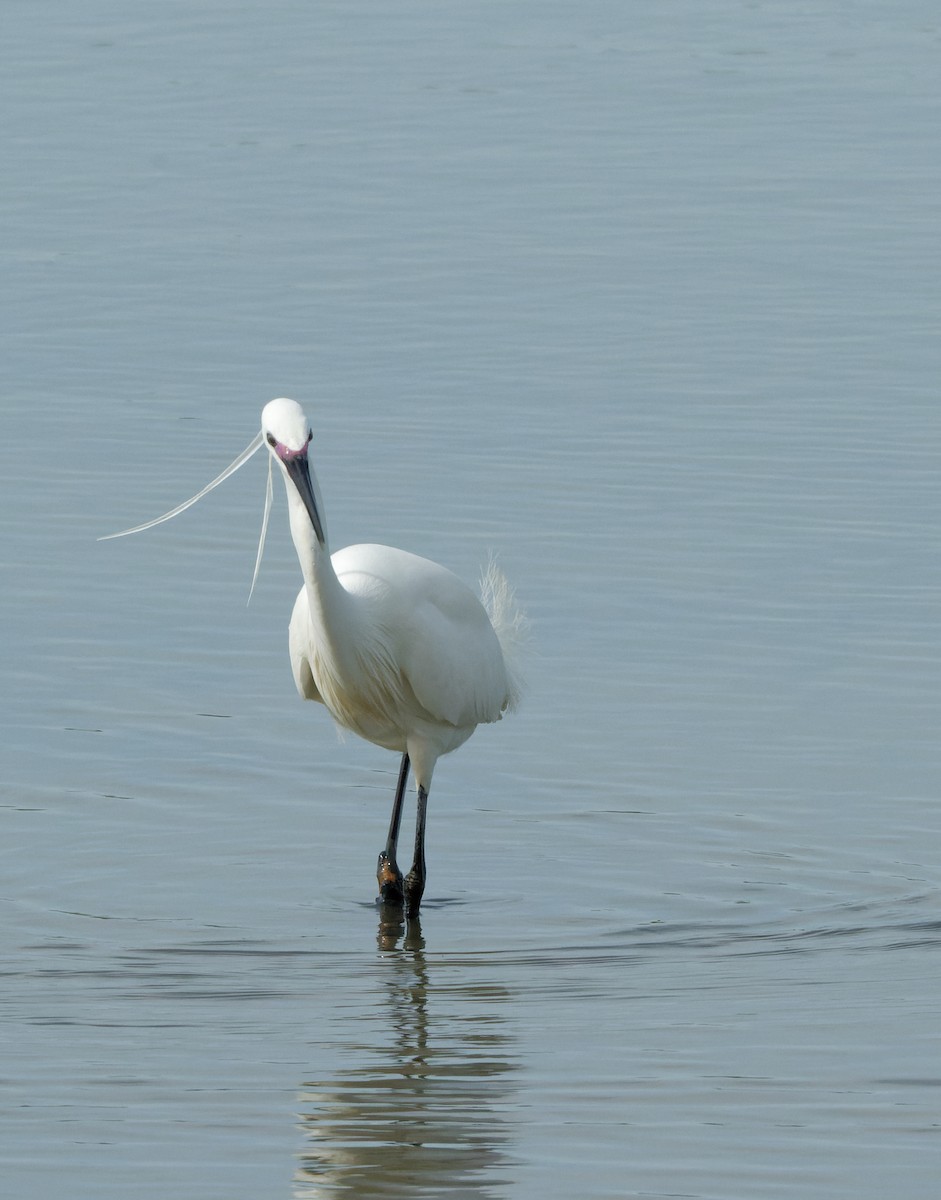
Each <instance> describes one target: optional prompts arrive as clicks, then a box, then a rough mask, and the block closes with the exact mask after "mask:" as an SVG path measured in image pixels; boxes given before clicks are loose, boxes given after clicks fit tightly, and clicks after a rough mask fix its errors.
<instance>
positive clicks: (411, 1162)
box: [294, 910, 515, 1200]
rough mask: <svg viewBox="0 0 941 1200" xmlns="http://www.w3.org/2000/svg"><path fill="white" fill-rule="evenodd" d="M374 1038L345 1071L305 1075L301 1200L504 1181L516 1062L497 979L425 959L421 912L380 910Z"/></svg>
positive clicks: (479, 1191) (440, 1191)
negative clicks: (412, 915) (405, 914)
mask: <svg viewBox="0 0 941 1200" xmlns="http://www.w3.org/2000/svg"><path fill="white" fill-rule="evenodd" d="M378 943H379V950H380V954H379V956H378V959H377V962H376V982H377V985H378V987H377V999H376V1005H377V1009H378V1010H380V1011H379V1012H378V1013H377V1014H376V1015H378V1017H379V1020H378V1021H376V1022H375V1023H374V1024H375V1026H376V1027H377V1028H380V1029H382V1031H383V1033H382V1036H381V1038H380V1039H378V1040H377V1042H376V1044H372V1045H363V1044H361V1043H359V1044H356V1045H355V1046H351V1047H349V1048H348V1049H349V1050H350V1051H351V1052H352V1053H354V1054H355V1057H356V1058H357V1059H358V1063H357V1065H355V1066H353V1067H352V1068H351V1069H350V1070H349V1071H346V1072H345V1073H343V1074H342V1075H341V1076H338V1077H334V1078H332V1079H330V1080H325V1081H323V1080H318V1081H312V1082H309V1083H306V1084H305V1085H304V1087H303V1089H302V1092H301V1098H300V1102H301V1122H302V1128H303V1130H304V1134H305V1138H306V1145H305V1148H304V1150H303V1151H302V1153H301V1156H300V1165H299V1168H298V1171H297V1175H296V1177H295V1193H294V1194H295V1197H296V1200H314V1198H315V1197H317V1198H320V1197H329V1196H339V1195H340V1194H341V1193H342V1194H343V1195H347V1196H356V1197H372V1196H385V1197H390V1196H401V1197H405V1196H409V1197H414V1196H448V1195H458V1194H459V1195H461V1196H466V1197H472V1196H485V1195H491V1194H492V1189H493V1188H494V1187H497V1186H499V1185H501V1184H505V1183H507V1182H509V1173H510V1167H511V1160H510V1156H509V1153H508V1148H507V1143H508V1140H509V1130H508V1127H507V1125H506V1123H505V1119H504V1116H503V1111H504V1110H505V1109H506V1107H507V1101H508V1098H509V1096H510V1094H511V1091H512V1076H513V1072H514V1070H515V1063H514V1055H513V1053H512V1045H511V1040H510V1038H509V1036H508V1034H507V1033H506V1031H505V1029H504V1028H503V1023H502V1020H501V1017H500V1015H499V1009H501V1008H502V1007H503V1006H504V1004H505V1002H506V999H507V992H506V990H505V989H504V988H503V987H502V986H501V985H495V984H493V983H492V982H489V981H484V980H475V979H472V978H469V977H468V975H469V971H470V970H471V969H472V968H468V967H467V966H465V965H464V964H461V965H460V966H457V965H456V964H451V963H449V962H448V961H447V959H441V960H439V959H436V958H434V957H431V958H430V959H429V958H428V957H426V952H425V949H426V948H425V939H424V937H423V935H422V931H421V925H420V923H419V922H418V920H417V919H413V920H411V921H410V922H409V923H408V925H407V926H406V925H405V924H404V922H403V920H402V917H401V912H400V911H399V912H398V913H397V912H396V911H395V910H392V911H391V912H390V911H389V910H385V911H384V912H383V914H382V916H381V918H380V924H379V935H378Z"/></svg>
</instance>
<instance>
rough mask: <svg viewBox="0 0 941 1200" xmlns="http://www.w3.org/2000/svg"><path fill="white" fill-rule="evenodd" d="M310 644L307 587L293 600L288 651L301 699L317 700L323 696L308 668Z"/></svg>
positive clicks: (321, 700)
mask: <svg viewBox="0 0 941 1200" xmlns="http://www.w3.org/2000/svg"><path fill="white" fill-rule="evenodd" d="M310 646H311V632H310V608H309V607H308V604H307V589H306V588H303V587H302V588H301V590H300V591H299V592H298V594H297V599H296V600H295V601H294V611H293V612H292V613H291V621H290V624H289V625H288V651H289V653H290V655H291V673H292V674H293V676H294V684H295V686H296V687H297V690H298V692H299V693H300V696H301V699H302V700H319V701H320V703H321V704H323V698H322V697H321V695H320V693H319V692H318V691H317V685H316V684H315V683H314V676H313V673H312V671H311V669H310V658H309V657H308V655H309V652H310Z"/></svg>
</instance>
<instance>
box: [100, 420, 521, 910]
mask: <svg viewBox="0 0 941 1200" xmlns="http://www.w3.org/2000/svg"><path fill="white" fill-rule="evenodd" d="M312 439H313V434H312V432H311V428H310V424H309V423H308V420H307V417H306V416H305V415H304V411H303V409H302V408H301V406H300V405H299V404H297V403H295V401H293V400H286V399H279V400H272V401H271V403H270V404H267V405H266V406H265V408H264V410H263V412H262V415H261V432H260V433H258V434H256V435H255V437H254V438H253V439H252V441H251V442H250V443H249V445H248V446H247V447H246V448H245V449H244V450H243V451H242V453H241V454H240V455H239V456H238V457H237V458H236V459H235V461H234V462H232V463H231V464H230V465H229V466H228V467H226V469H225V470H224V471H223V472H222V473H221V474H220V475H217V476H216V478H215V479H214V480H213V481H212V482H211V483H209V484H207V485H206V486H205V487H204V488H203V489H202V490H201V491H200V492H197V493H196V495H195V496H192V497H191V498H190V499H189V500H186V501H184V502H183V503H182V504H178V505H177V506H176V508H173V509H171V510H170V511H169V512H167V513H164V514H163V516H160V517H156V518H155V519H154V520H152V521H146V522H145V523H144V524H143V525H135V526H134V527H133V528H132V529H124V530H122V531H121V532H120V533H112V534H108V536H107V537H105V538H100V539H99V540H100V541H108V540H109V539H110V538H116V537H124V536H126V535H127V534H130V533H140V532H141V531H142V530H144V529H150V528H152V527H153V526H154V525H159V524H161V523H162V522H164V521H169V520H170V519H171V518H172V517H175V516H177V515H178V514H179V513H182V512H185V511H186V509H188V508H189V507H190V506H191V505H193V504H195V503H196V502H197V500H200V499H201V498H202V497H203V496H205V495H206V493H207V492H210V491H212V489H213V488H215V487H218V486H219V484H220V483H222V482H223V481H224V480H226V479H228V477H229V476H230V475H231V474H232V473H233V472H234V471H237V470H238V469H239V468H240V467H241V466H243V465H244V464H245V463H246V462H248V460H249V459H250V458H251V457H252V455H253V454H255V452H256V451H257V450H259V449H261V447H262V445H264V444H265V443H267V446H268V450H269V452H270V458H269V470H268V491H267V495H266V500H265V516H264V521H263V522H262V529H261V538H260V540H259V544H258V555H257V557H256V559H255V574H254V577H253V579H252V588H254V586H255V580H256V579H257V577H258V569H259V566H260V563H261V555H262V550H263V548H264V542H265V532H266V530H267V527H268V513H269V510H270V505H271V465H272V463H277V464H278V466H279V468H280V470H281V472H282V474H283V475H284V485H285V488H286V489H287V496H288V510H289V514H290V521H291V534H292V536H293V538H294V546H295V548H296V550H297V557H298V559H299V561H300V564H301V572H302V574H303V576H304V586H303V587H302V588H301V590H300V592H299V593H298V596H297V600H296V602H295V604H294V612H293V614H292V616H291V622H290V626H289V631H288V645H289V648H290V653H291V668H292V670H293V672H294V682H295V683H296V684H297V690H298V691H299V692H300V694H301V696H302V697H303V698H304V699H305V700H319V701H320V703H321V704H323V705H325V707H326V708H327V709H328V711H329V712H330V713H331V715H332V716H333V718H334V719H335V720H336V721H337V722H338V724H340V725H342V726H343V727H344V728H346V729H351V730H353V732H354V733H358V734H359V735H360V737H364V738H366V739H367V741H370V742H375V743H376V744H377V745H379V746H384V747H385V748H386V749H388V750H395V751H397V752H399V753H400V754H401V755H402V765H401V768H400V770H399V779H398V784H397V786H396V790H395V801H394V803H393V806H392V819H391V821H390V822H389V835H388V837H387V839H386V845H385V849H384V850H383V851H382V853H381V854H380V855H379V865H378V869H377V877H378V880H379V899H380V901H382V902H384V903H387V904H392V905H397V906H401V905H402V904H403V902H404V904H405V907H406V913H407V915H408V916H415V915H416V914H417V913H418V909H419V905H420V904H421V898H422V893H423V891H424V888H425V815H426V810H427V804H428V792H429V789H430V788H431V776H432V774H433V772H434V769H435V763H436V762H437V761H438V759H439V758H440V757H441V755H442V754H449V753H450V752H451V751H452V750H456V749H457V748H458V746H461V745H463V743H464V742H466V741H467V739H468V738H469V737H470V735H471V734H472V733H473V732H474V730H475V729H476V727H477V726H478V725H480V724H482V723H485V722H491V721H499V720H500V718H501V717H502V716H503V714H504V712H506V711H507V710H508V709H513V708H515V707H516V705H517V703H518V700H519V695H520V681H519V674H518V669H517V660H518V651H519V650H520V647H521V644H522V642H523V640H524V639H525V636H526V631H527V622H526V617H525V615H524V614H523V613H522V611H521V610H520V609H519V607H518V606H517V604H516V602H515V600H514V598H513V593H512V591H511V589H510V587H509V585H508V584H507V582H506V579H505V578H504V576H503V574H502V573H501V572H500V571H499V570H497V568H496V566H495V564H494V563H493V562H491V564H490V566H489V567H488V568H487V570H486V572H485V574H484V576H483V579H482V581H481V597H482V598H481V599H480V600H479V599H478V598H477V597H476V596H475V595H474V593H473V592H472V591H471V590H470V589H469V588H468V587H466V586H465V585H464V584H463V583H462V582H461V581H460V580H459V579H458V578H457V576H455V575H452V574H451V572H450V571H448V570H446V569H445V568H444V567H441V566H439V565H438V564H437V563H434V562H430V561H429V560H428V559H427V558H419V557H418V556H417V555H415V554H409V553H408V552H407V551H405V550H397V549H395V548H394V547H392V546H374V545H364V546H347V547H346V549H345V550H338V551H337V552H336V554H333V555H331V554H330V550H329V548H328V546H327V529H326V523H325V520H324V510H323V502H322V500H321V498H320V489H319V487H318V485H317V479H316V476H315V475H314V472H313V471H312V470H311V467H310V463H309V461H308V446H309V445H310V443H311V441H312ZM410 764H411V767H412V769H413V770H414V774H415V786H416V790H417V793H418V804H417V817H416V822H415V854H414V859H413V862H412V868H411V870H410V871H409V873H408V875H406V876H405V877H404V878H403V876H402V873H401V871H400V870H399V868H398V864H397V863H396V857H395V856H396V849H397V846H398V838H399V826H400V824H401V820H402V806H403V803H404V797H405V787H406V783H407V781H408V772H409V765H410Z"/></svg>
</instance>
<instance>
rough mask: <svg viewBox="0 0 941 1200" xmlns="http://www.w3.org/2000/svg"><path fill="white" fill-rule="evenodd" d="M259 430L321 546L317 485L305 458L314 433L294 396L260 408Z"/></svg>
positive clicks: (321, 527) (323, 538)
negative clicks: (295, 494) (304, 509)
mask: <svg viewBox="0 0 941 1200" xmlns="http://www.w3.org/2000/svg"><path fill="white" fill-rule="evenodd" d="M261 432H262V435H263V437H264V439H265V442H266V444H267V446H268V452H269V453H270V455H271V457H272V458H273V459H275V461H276V462H277V463H278V465H279V466H280V467H281V470H282V471H283V472H284V475H285V478H286V479H288V480H290V482H291V483H292V484H293V485H294V487H295V489H296V490H297V494H298V496H299V497H300V499H301V501H302V503H303V505H304V507H305V508H306V509H307V514H308V516H309V517H310V523H311V525H312V526H313V527H314V533H315V534H316V535H317V540H318V542H320V544H321V546H324V545H326V540H327V539H326V536H325V534H324V527H323V519H322V518H321V515H320V506H319V504H318V497H317V489H316V487H315V486H314V483H313V481H312V479H311V474H310V464H309V463H308V461H307V447H308V446H309V445H310V442H311V439H312V438H313V436H314V435H313V433H312V432H311V428H310V422H309V421H308V420H307V417H306V416H305V415H304V410H303V409H302V408H301V406H300V405H299V404H298V403H297V402H296V401H295V400H287V399H285V398H283V397H282V398H281V399H278V400H272V401H270V403H268V404H266V405H265V407H264V409H263V410H262V414H261Z"/></svg>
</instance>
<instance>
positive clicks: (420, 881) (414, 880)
mask: <svg viewBox="0 0 941 1200" xmlns="http://www.w3.org/2000/svg"><path fill="white" fill-rule="evenodd" d="M427 809H428V793H427V792H426V791H425V789H424V788H423V787H422V786H421V784H419V785H418V815H417V817H416V818H415V859H414V861H413V863H412V869H411V870H410V871H409V873H408V874H407V875H406V876H405V911H406V914H407V915H408V916H409V917H417V916H418V910H419V908H420V906H421V898H422V893H423V892H424V890H425V814H426V812H427Z"/></svg>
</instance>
